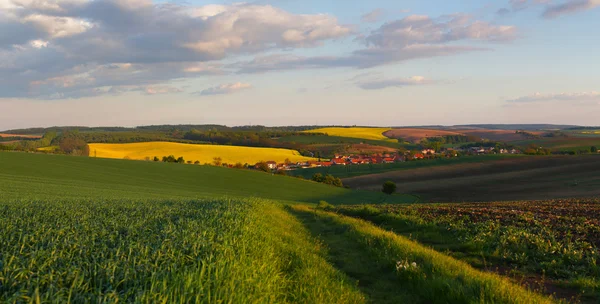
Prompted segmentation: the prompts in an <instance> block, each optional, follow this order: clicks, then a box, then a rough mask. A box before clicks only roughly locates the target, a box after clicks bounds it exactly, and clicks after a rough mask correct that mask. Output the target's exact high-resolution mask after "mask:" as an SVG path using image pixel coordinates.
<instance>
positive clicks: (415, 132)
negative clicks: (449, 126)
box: [384, 128, 462, 142]
mask: <svg viewBox="0 0 600 304" xmlns="http://www.w3.org/2000/svg"><path fill="white" fill-rule="evenodd" d="M384 135H385V136H387V137H389V138H402V139H403V140H406V141H409V142H419V141H420V140H421V139H424V138H428V137H438V136H449V135H462V134H461V133H458V132H454V131H445V130H434V129H420V128H400V129H390V130H387V131H385V133H384Z"/></svg>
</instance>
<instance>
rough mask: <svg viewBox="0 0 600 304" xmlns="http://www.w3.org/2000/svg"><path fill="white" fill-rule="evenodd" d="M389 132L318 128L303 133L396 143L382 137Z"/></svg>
mask: <svg viewBox="0 0 600 304" xmlns="http://www.w3.org/2000/svg"><path fill="white" fill-rule="evenodd" d="M389 130H390V128H359V127H349V128H342V127H339V128H336V127H332V128H320V129H314V130H307V131H304V132H305V133H325V134H327V135H329V136H339V137H349V138H361V139H370V140H381V141H388V142H398V141H397V140H395V139H391V138H389V137H386V136H385V135H383V133H385V132H387V131H389Z"/></svg>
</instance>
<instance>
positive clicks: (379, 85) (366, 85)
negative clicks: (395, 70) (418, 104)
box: [356, 76, 436, 90]
mask: <svg viewBox="0 0 600 304" xmlns="http://www.w3.org/2000/svg"><path fill="white" fill-rule="evenodd" d="M434 83H436V82H435V81H433V80H431V79H427V78H425V77H423V76H412V77H408V78H375V79H362V80H359V81H357V82H356V85H357V86H359V87H360V88H362V89H365V90H380V89H385V88H390V87H397V88H400V87H405V86H418V85H427V84H434Z"/></svg>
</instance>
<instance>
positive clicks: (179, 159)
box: [177, 156, 185, 164]
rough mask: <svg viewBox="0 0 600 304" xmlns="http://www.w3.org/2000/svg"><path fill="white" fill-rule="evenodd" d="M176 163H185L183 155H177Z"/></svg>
mask: <svg viewBox="0 0 600 304" xmlns="http://www.w3.org/2000/svg"><path fill="white" fill-rule="evenodd" d="M177 163H180V164H185V159H183V156H179V158H177Z"/></svg>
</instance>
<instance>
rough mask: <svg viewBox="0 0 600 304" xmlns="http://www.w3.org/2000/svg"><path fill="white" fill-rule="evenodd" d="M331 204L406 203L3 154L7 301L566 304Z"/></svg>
mask: <svg viewBox="0 0 600 304" xmlns="http://www.w3.org/2000/svg"><path fill="white" fill-rule="evenodd" d="M323 201H328V202H330V203H334V204H336V205H338V206H343V205H345V204H365V203H367V202H375V203H383V202H385V203H388V204H392V205H398V204H401V203H404V202H407V198H406V197H404V196H402V195H398V196H383V195H382V194H380V193H377V192H366V191H365V192H357V191H352V190H348V189H343V188H335V187H331V186H327V185H323V184H317V183H313V182H310V181H306V180H301V179H298V178H293V177H285V176H277V175H270V174H264V173H259V172H254V171H244V170H235V169H226V168H217V167H210V166H195V165H184V164H169V163H154V162H144V161H125V160H109V159H95V158H85V157H68V156H56V155H42V154H26V153H6V152H1V153H0V302H7V303H90V302H96V303H117V302H126V303H129V302H134V303H476V302H477V303H552V302H555V301H556V300H555V299H553V298H551V297H548V296H546V295H542V294H540V293H538V292H536V291H532V290H528V289H526V288H524V287H522V286H520V285H519V284H517V283H516V282H513V281H511V280H510V279H508V278H505V277H501V276H499V275H496V274H491V273H488V272H483V271H480V270H477V269H475V268H473V267H472V266H470V265H468V264H467V263H464V262H460V261H458V260H456V259H454V258H453V257H451V256H448V255H446V254H444V253H441V252H438V251H435V250H434V249H431V248H429V247H426V246H423V245H421V244H419V243H417V242H415V241H413V240H410V239H409V238H407V237H405V236H402V235H400V234H395V233H393V232H390V231H386V230H384V229H382V228H379V227H378V226H376V225H374V224H372V223H369V222H367V221H362V220H357V219H352V218H350V217H346V216H343V215H340V214H338V213H334V212H330V211H328V210H332V209H331V208H333V206H331V205H329V204H327V203H325V202H323ZM317 202H318V204H315V203H317ZM316 206H320V207H316Z"/></svg>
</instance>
